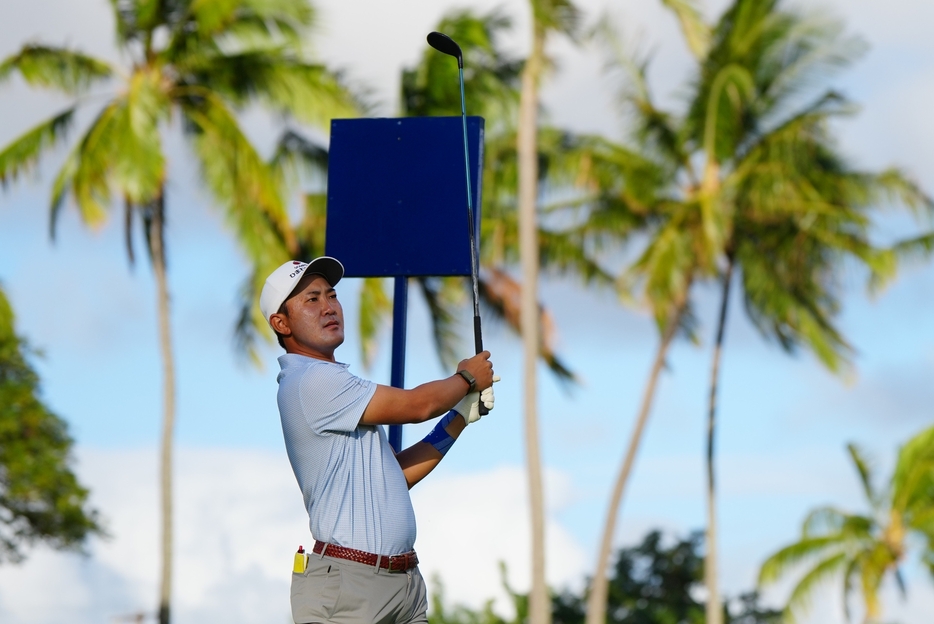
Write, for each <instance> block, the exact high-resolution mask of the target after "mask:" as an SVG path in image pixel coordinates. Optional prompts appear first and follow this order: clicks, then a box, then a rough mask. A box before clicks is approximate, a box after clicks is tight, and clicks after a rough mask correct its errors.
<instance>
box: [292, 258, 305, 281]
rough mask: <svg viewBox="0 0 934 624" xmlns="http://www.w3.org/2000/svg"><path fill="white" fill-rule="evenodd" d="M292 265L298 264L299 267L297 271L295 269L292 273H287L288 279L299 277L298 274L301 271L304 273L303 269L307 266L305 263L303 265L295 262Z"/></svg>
mask: <svg viewBox="0 0 934 624" xmlns="http://www.w3.org/2000/svg"><path fill="white" fill-rule="evenodd" d="M293 264H298V265H301V266H299V267H298V268H297V269H295V270H294V271H292V272H291V273H289V277H290V278H291V277H295V276H296V275H299V274H300V273H301V272H302V271H304V270H305V268H306V267H307V266H308V265H307V264H305V263H303V262H295V263H293Z"/></svg>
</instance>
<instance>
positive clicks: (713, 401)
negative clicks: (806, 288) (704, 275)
mask: <svg viewBox="0 0 934 624" xmlns="http://www.w3.org/2000/svg"><path fill="white" fill-rule="evenodd" d="M732 278H733V258H732V257H729V256H728V258H727V265H726V272H725V273H724V274H723V294H722V299H721V301H720V318H719V320H718V321H717V341H716V343H715V344H714V347H713V363H712V364H711V365H710V406H709V411H708V413H707V535H706V542H707V544H706V550H707V554H706V557H705V558H704V583H705V585H706V586H707V607H706V609H707V624H723V603H722V601H721V600H720V588H719V586H718V584H717V577H718V575H719V574H718V573H719V570H718V563H717V506H716V487H715V486H716V481H715V480H714V463H713V459H714V439H715V438H714V434H715V433H716V415H717V382H718V378H719V375H720V354H721V353H722V352H723V334H724V330H725V329H726V313H727V310H728V308H729V302H730V283H731V282H732V281H733V280H732Z"/></svg>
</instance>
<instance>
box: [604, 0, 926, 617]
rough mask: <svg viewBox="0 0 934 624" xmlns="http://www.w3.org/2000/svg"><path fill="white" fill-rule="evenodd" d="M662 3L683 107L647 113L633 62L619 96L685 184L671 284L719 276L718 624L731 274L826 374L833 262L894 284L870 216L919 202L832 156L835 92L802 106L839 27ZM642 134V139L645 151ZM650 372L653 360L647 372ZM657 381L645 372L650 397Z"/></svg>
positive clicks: (712, 521) (900, 178)
mask: <svg viewBox="0 0 934 624" xmlns="http://www.w3.org/2000/svg"><path fill="white" fill-rule="evenodd" d="M665 4H667V5H668V6H669V7H670V8H672V9H673V10H674V12H675V14H676V15H677V17H678V18H679V20H680V22H681V24H682V30H683V31H684V34H685V38H686V40H687V42H688V44H689V48H690V49H691V50H692V52H694V54H695V57H696V58H697V60H698V65H699V67H698V76H697V78H696V79H695V80H694V82H693V84H692V87H691V90H690V91H689V94H690V99H689V104H688V107H687V110H686V112H685V113H684V114H683V115H681V116H680V117H679V116H675V115H672V114H669V113H666V112H664V111H661V110H659V109H658V108H656V107H655V106H654V105H653V104H651V101H650V99H649V98H648V96H647V89H646V88H645V86H644V68H645V64H640V63H636V62H633V61H631V60H630V61H625V62H624V63H623V65H624V66H628V67H629V68H630V80H631V83H630V85H629V86H628V90H627V91H626V93H625V94H624V101H626V102H627V103H628V104H629V107H630V110H631V111H632V112H633V113H634V119H635V121H636V138H637V139H638V140H640V141H642V142H643V149H645V150H647V151H648V153H650V154H655V155H662V156H663V159H664V160H666V161H668V162H669V163H670V166H669V167H668V169H667V171H669V172H670V173H673V174H674V175H675V178H674V179H678V180H683V181H684V182H683V183H682V185H683V188H682V189H681V191H680V193H679V196H680V197H681V198H682V199H683V200H685V201H686V202H687V205H686V206H685V208H686V209H687V210H688V214H690V215H692V218H691V219H689V221H690V222H691V223H693V225H694V228H696V229H694V232H693V235H694V236H695V241H696V242H695V245H694V248H693V251H691V252H689V253H690V254H692V260H691V262H688V263H686V264H685V265H684V268H685V269H687V272H685V273H682V275H683V276H685V277H683V278H682V281H684V282H687V283H690V282H691V281H694V282H696V281H698V278H707V277H712V276H714V275H716V276H717V278H718V279H719V281H720V284H721V295H722V299H721V305H720V315H719V323H718V326H717V333H716V336H717V338H716V341H715V345H714V350H713V364H712V382H711V392H710V403H709V410H708V440H707V442H708V444H707V449H708V455H707V461H708V470H707V476H708V478H707V500H708V505H707V507H708V528H707V546H706V551H707V554H706V562H705V582H706V585H707V590H708V595H709V599H708V601H707V606H706V610H707V621H708V622H711V623H713V624H716V623H718V622H722V621H723V606H722V601H721V600H720V597H719V596H720V594H719V590H718V587H717V539H716V537H717V535H716V514H715V504H714V502H715V499H714V469H713V449H714V446H713V443H714V422H715V421H714V416H715V405H716V401H715V398H716V387H717V375H718V371H719V361H720V354H721V351H722V341H723V336H724V328H725V321H726V313H727V303H728V301H729V290H730V284H731V283H732V281H733V277H734V272H735V271H736V269H739V270H740V274H741V276H742V277H741V283H742V286H743V297H744V300H745V302H746V310H747V312H748V314H749V315H750V317H751V318H752V320H753V322H754V323H755V324H756V326H757V327H758V328H759V329H760V330H761V331H762V332H763V334H764V335H766V336H767V337H774V338H776V339H777V340H778V341H779V343H780V344H781V345H782V346H783V347H785V348H786V349H788V350H792V349H794V348H795V347H796V346H798V345H805V346H807V347H809V348H811V349H812V350H814V351H815V353H817V355H818V356H819V357H820V358H821V360H822V361H823V362H824V363H825V364H826V365H828V366H829V367H830V368H831V369H832V370H837V369H838V368H839V367H840V366H841V363H842V362H845V358H846V355H847V351H848V349H849V347H848V345H847V343H846V341H845V340H844V338H843V337H842V336H841V335H840V333H839V331H838V330H837V329H836V328H835V327H834V325H833V319H834V316H835V315H836V313H837V312H838V310H839V301H838V299H839V293H838V286H839V281H840V280H839V273H840V271H841V270H842V267H843V262H844V261H845V260H846V259H847V258H854V259H856V260H857V261H858V262H861V263H863V264H865V265H866V266H867V267H868V268H869V269H870V272H871V275H872V278H873V280H874V282H879V281H881V280H882V279H884V278H885V277H887V276H889V275H891V272H892V270H893V266H894V264H893V262H894V257H893V254H892V253H891V252H890V251H888V250H883V249H876V248H875V247H873V245H872V244H871V243H870V240H869V229H870V220H869V218H868V214H867V213H868V211H869V210H870V209H871V208H874V207H877V206H878V205H879V203H880V200H882V199H886V198H892V197H894V198H896V199H899V200H901V201H902V202H903V203H904V204H906V205H908V206H909V207H912V208H918V207H920V206H922V205H925V204H926V203H928V202H927V200H926V198H925V197H924V196H923V195H922V194H921V193H920V192H919V191H918V189H917V188H916V187H915V186H914V185H913V184H912V183H911V182H910V181H909V180H907V179H906V177H905V176H904V175H902V174H901V173H899V172H898V171H894V170H892V171H886V172H882V173H874V172H862V171H857V170H854V169H853V168H851V167H850V166H849V165H848V164H847V163H846V162H845V160H844V159H843V158H842V157H841V156H840V155H839V154H838V153H837V151H836V148H835V146H834V144H833V141H832V137H831V136H830V134H829V132H828V129H827V126H828V121H829V120H830V119H832V118H833V117H836V116H840V115H842V114H844V113H846V112H847V111H848V108H847V106H846V105H845V102H844V101H843V100H842V98H841V97H840V96H838V95H836V94H835V93H833V92H825V93H823V94H818V96H817V97H816V98H815V99H813V100H812V101H810V102H808V101H806V100H802V99H801V95H802V92H803V91H804V87H805V86H807V84H808V81H812V80H814V79H820V78H826V71H827V70H828V69H830V68H833V67H836V66H839V65H842V64H844V63H845V62H846V61H847V60H848V59H849V58H851V56H852V54H853V53H854V51H855V49H856V47H857V46H856V45H855V44H854V42H853V40H848V39H845V38H843V37H842V36H841V35H840V33H841V28H840V27H839V25H838V24H834V23H829V22H819V21H817V20H814V19H809V18H806V17H804V16H801V15H798V14H796V13H793V12H790V11H785V10H782V9H780V8H779V6H778V3H777V2H748V1H745V0H737V1H736V2H734V3H733V5H731V6H730V7H729V8H728V9H727V10H726V12H725V13H724V14H723V16H722V17H721V19H720V20H719V22H718V23H717V25H716V26H715V27H714V28H710V27H707V26H706V25H705V24H704V23H703V22H702V20H701V18H700V13H699V11H698V10H697V7H696V5H695V4H694V3H691V2H688V1H686V0H678V1H671V2H666V3H665ZM647 138H648V139H651V143H650V144H648V145H645V144H644V141H645V139H647ZM695 166H696V167H697V170H696V171H695ZM660 231H661V230H660ZM672 236H674V235H673V234H672ZM653 241H654V239H653ZM917 246H918V244H917V242H916V243H915V247H917ZM686 249H690V247H686ZM692 271H693V273H692ZM680 300H682V301H685V299H684V298H681V299H680ZM670 330H671V331H673V330H674V328H670ZM666 335H667V334H663V340H662V345H666V344H667V343H666V341H665V337H666ZM659 366H660V361H659V360H658V359H656V362H655V367H654V368H653V370H657V368H658V367H659ZM654 379H655V375H652V376H650V383H649V387H650V388H651V389H652V390H654ZM648 394H649V395H650V393H648ZM646 403H647V402H646V401H645V400H644V401H643V409H642V410H640V417H639V419H638V421H637V426H636V431H635V433H634V435H633V437H632V439H631V442H630V447H629V449H628V451H627V455H626V459H625V460H624V466H623V469H622V470H621V472H620V478H619V479H618V481H617V484H616V488H615V490H614V496H613V499H612V501H611V509H610V514H609V517H608V522H607V526H606V528H605V531H604V540H603V544H602V548H601V553H603V554H602V555H601V557H600V559H599V561H598V569H597V573H596V576H595V582H594V588H595V589H594V590H593V591H592V594H591V599H592V601H591V604H590V610H589V612H588V617H589V618H590V621H591V622H598V621H602V611H601V609H600V606H599V604H602V603H603V602H604V601H605V596H604V595H603V593H602V591H601V588H602V586H603V578H601V577H603V576H605V570H604V568H605V563H604V562H605V560H606V559H605V558H606V557H607V556H608V555H609V550H608V549H609V546H610V545H611V537H612V530H613V528H612V527H613V526H614V524H615V521H616V516H615V513H616V507H617V506H618V504H619V501H620V499H621V488H622V487H623V486H622V485H621V483H623V482H625V480H626V478H628V472H629V469H630V467H631V463H632V461H633V456H634V453H635V450H636V448H637V445H638V439H639V437H640V435H641V431H642V426H643V419H644V417H645V413H646V407H645V406H646ZM601 571H603V573H601ZM598 601H599V603H598Z"/></svg>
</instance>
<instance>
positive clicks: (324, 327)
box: [284, 274, 344, 361]
mask: <svg viewBox="0 0 934 624" xmlns="http://www.w3.org/2000/svg"><path fill="white" fill-rule="evenodd" d="M285 305H286V309H287V310H288V311H289V314H288V317H287V318H285V319H284V320H285V321H286V322H287V323H288V327H289V329H291V332H292V335H291V337H292V339H293V340H294V343H293V344H294V345H295V346H294V351H293V349H290V351H293V352H296V353H300V354H302V355H308V356H311V357H315V358H318V359H324V360H330V361H334V350H335V349H336V348H337V347H339V346H340V345H341V344H342V343H343V342H344V310H343V308H341V304H340V302H339V301H338V300H337V292H336V291H335V290H334V288H333V287H331V284H329V283H328V281H327V280H326V279H325V278H324V276H323V275H317V274H309V275H306V276H305V277H303V278H302V281H301V282H299V285H298V290H297V291H296V294H294V295H293V296H292V297H290V298H289V299H288V300H287V301H286V304H285Z"/></svg>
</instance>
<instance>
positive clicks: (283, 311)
mask: <svg viewBox="0 0 934 624" xmlns="http://www.w3.org/2000/svg"><path fill="white" fill-rule="evenodd" d="M289 299H291V297H289ZM286 301H288V299H286ZM277 314H282V315H284V316H286V317H288V315H289V309H288V308H287V307H286V305H285V301H283V302H282V305H281V306H279V310H278V312H277ZM272 331H274V332H275V334H276V340H277V341H279V346H280V347H282V348H283V349H285V341H284V340H283V339H282V334H280V333H279V332H277V331H276V330H275V329H273V330H272Z"/></svg>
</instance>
